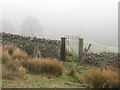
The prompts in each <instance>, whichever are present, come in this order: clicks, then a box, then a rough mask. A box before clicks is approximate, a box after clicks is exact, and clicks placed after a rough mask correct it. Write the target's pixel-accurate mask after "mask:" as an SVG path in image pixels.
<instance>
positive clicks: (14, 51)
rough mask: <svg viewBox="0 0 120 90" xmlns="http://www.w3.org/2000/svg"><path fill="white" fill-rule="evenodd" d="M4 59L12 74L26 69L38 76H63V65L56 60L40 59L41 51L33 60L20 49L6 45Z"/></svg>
mask: <svg viewBox="0 0 120 90" xmlns="http://www.w3.org/2000/svg"><path fill="white" fill-rule="evenodd" d="M9 52H10V53H9ZM2 57H3V58H2V59H3V63H6V62H8V63H6V66H7V67H8V68H9V69H11V71H12V72H14V71H16V72H21V70H23V69H24V68H26V71H28V72H31V73H36V74H43V73H44V74H45V73H46V74H53V75H56V76H59V75H62V74H63V65H62V64H61V63H59V62H58V61H57V60H56V59H50V58H40V57H41V54H40V51H39V52H38V53H37V55H36V57H35V58H31V57H29V56H28V55H27V54H26V53H25V52H24V51H22V50H20V49H19V48H17V47H15V48H14V47H13V45H10V47H9V46H7V45H5V46H4V47H3V56H2ZM20 67H21V68H20ZM22 67H23V68H22ZM23 71H24V70H23ZM23 71H22V72H23Z"/></svg>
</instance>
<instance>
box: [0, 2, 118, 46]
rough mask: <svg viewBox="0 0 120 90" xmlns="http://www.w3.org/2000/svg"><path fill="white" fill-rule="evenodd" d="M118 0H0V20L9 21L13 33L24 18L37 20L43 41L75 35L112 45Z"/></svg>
mask: <svg viewBox="0 0 120 90" xmlns="http://www.w3.org/2000/svg"><path fill="white" fill-rule="evenodd" d="M118 1H119V0H2V11H1V9H0V12H1V13H0V17H1V16H2V19H5V20H7V21H8V22H10V23H11V25H13V27H14V28H15V30H16V33H19V32H20V31H21V24H22V22H23V20H24V18H25V17H26V16H29V15H31V16H34V17H35V18H37V19H38V20H39V22H40V24H41V26H42V27H43V29H44V36H45V37H47V38H52V39H54V38H57V39H60V37H61V36H65V35H73V36H75V35H77V36H82V37H83V38H85V39H86V40H89V41H92V42H95V43H98V44H104V45H112V46H115V45H117V40H118ZM0 4H1V3H0ZM0 6H1V5H0ZM38 33H39V32H38Z"/></svg>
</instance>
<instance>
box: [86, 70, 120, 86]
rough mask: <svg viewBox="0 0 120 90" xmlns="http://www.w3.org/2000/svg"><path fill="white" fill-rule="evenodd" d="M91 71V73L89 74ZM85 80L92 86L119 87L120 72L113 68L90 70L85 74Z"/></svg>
mask: <svg viewBox="0 0 120 90" xmlns="http://www.w3.org/2000/svg"><path fill="white" fill-rule="evenodd" d="M88 73H89V74H88ZM84 78H85V81H86V82H87V83H88V84H89V85H90V86H91V87H92V88H118V86H119V84H120V82H119V81H118V72H114V71H111V70H100V69H99V68H98V69H95V70H90V71H89V72H87V73H85V75H84Z"/></svg>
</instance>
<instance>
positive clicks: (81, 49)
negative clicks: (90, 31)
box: [78, 38, 83, 62]
mask: <svg viewBox="0 0 120 90" xmlns="http://www.w3.org/2000/svg"><path fill="white" fill-rule="evenodd" d="M82 57H83V38H79V60H78V62H80V60H81V59H82Z"/></svg>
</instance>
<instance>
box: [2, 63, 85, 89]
mask: <svg viewBox="0 0 120 90" xmlns="http://www.w3.org/2000/svg"><path fill="white" fill-rule="evenodd" d="M74 64H75V63H71V65H68V62H65V63H63V66H64V69H65V70H64V72H63V75H61V76H59V77H56V76H55V75H51V74H34V73H26V74H25V75H24V77H23V78H18V77H14V79H10V80H9V79H5V78H3V82H2V86H3V87H4V88H84V87H86V84H85V83H84V82H83V81H82V77H83V72H85V71H86V70H85V68H86V67H84V68H83V69H80V70H79V72H81V73H79V72H78V71H77V70H76V69H75V70H74V72H75V75H74V76H69V75H68V73H69V72H70V71H71V70H70V68H71V67H72V66H74ZM3 67H4V66H3ZM80 67H82V66H80ZM71 69H72V68H71ZM7 70H8V69H7ZM7 70H5V71H7ZM66 71H67V72H66Z"/></svg>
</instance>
